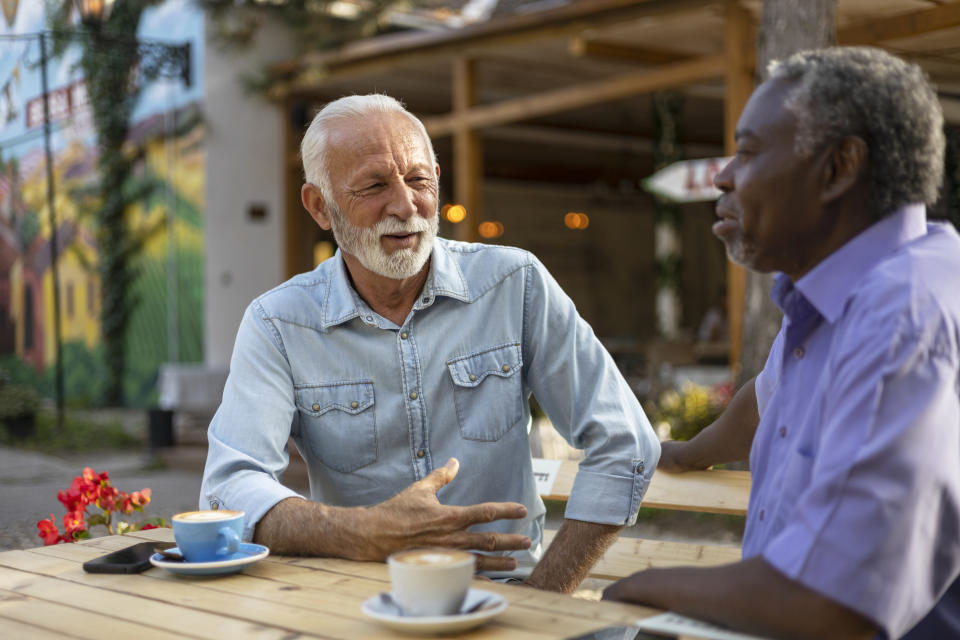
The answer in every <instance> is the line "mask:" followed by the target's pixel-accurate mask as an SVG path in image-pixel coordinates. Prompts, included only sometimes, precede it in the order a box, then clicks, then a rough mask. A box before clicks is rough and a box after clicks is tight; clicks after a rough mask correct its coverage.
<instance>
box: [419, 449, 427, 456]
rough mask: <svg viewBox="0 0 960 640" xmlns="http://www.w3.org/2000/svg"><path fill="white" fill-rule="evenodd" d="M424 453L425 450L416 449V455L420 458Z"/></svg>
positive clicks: (425, 453)
mask: <svg viewBox="0 0 960 640" xmlns="http://www.w3.org/2000/svg"><path fill="white" fill-rule="evenodd" d="M425 455H427V452H426V451H424V450H423V449H417V457H418V458H422V457H423V456H425Z"/></svg>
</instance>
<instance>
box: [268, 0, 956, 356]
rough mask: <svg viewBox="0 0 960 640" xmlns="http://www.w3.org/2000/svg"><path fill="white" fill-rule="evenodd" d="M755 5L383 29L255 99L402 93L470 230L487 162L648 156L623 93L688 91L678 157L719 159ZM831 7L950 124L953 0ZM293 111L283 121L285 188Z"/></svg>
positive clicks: (735, 292)
mask: <svg viewBox="0 0 960 640" xmlns="http://www.w3.org/2000/svg"><path fill="white" fill-rule="evenodd" d="M760 4H761V3H760V0H589V1H580V2H574V3H572V4H567V5H565V6H562V7H559V8H556V9H552V10H546V11H542V12H538V13H535V14H528V15H515V16H511V17H508V18H502V19H497V20H491V21H488V22H484V23H479V24H473V25H470V26H467V27H464V28H461V29H457V30H447V31H440V32H426V33H424V32H415V33H403V34H399V35H391V36H383V37H378V38H373V39H369V40H365V41H359V42H355V43H351V44H349V45H347V46H345V47H343V48H342V49H339V50H336V51H333V52H329V53H322V54H313V55H308V56H305V57H302V58H299V59H296V60H291V61H288V62H285V63H283V64H279V65H277V66H276V67H275V68H274V72H275V76H276V78H277V80H276V81H275V83H274V84H273V86H272V88H271V89H270V92H269V95H270V96H271V98H273V99H274V100H276V101H278V102H281V103H283V104H285V105H286V107H287V109H288V112H291V113H301V114H302V113H303V112H304V110H305V107H307V106H316V105H319V104H321V103H323V102H325V101H328V100H330V99H333V98H336V97H338V96H340V95H344V94H349V93H366V92H370V91H382V92H385V93H388V94H390V95H394V96H396V97H400V98H401V99H403V100H404V101H405V102H406V103H407V105H408V107H410V108H411V110H412V111H414V112H416V113H418V115H420V116H421V117H422V118H423V120H424V123H425V124H426V127H427V130H428V131H429V132H430V134H431V136H432V137H433V139H434V141H435V144H437V145H438V147H442V148H443V149H448V146H447V145H449V157H451V158H452V167H448V166H444V169H445V170H447V169H451V168H452V174H453V181H452V185H451V186H452V193H453V196H454V199H455V201H456V202H458V203H460V204H463V205H464V206H465V207H466V210H467V219H466V220H465V221H463V222H462V223H460V224H458V225H456V226H455V228H454V230H453V231H454V234H455V235H456V236H457V237H458V238H460V239H464V240H473V239H475V238H476V229H477V222H478V221H479V220H482V219H483V209H482V207H483V198H482V193H483V188H484V187H483V185H484V176H485V175H490V174H491V172H493V173H494V174H498V175H507V176H514V177H520V178H523V177H526V176H528V175H535V176H536V179H549V175H553V176H558V177H559V179H564V180H569V179H572V178H571V176H582V177H583V179H584V181H587V180H590V179H595V175H596V174H598V173H604V172H606V173H605V174H604V175H611V176H614V177H615V176H617V175H619V174H618V173H617V172H618V171H622V169H615V168H612V165H611V163H612V162H613V160H612V159H611V158H610V156H611V155H615V156H616V155H622V154H632V155H631V156H630V157H631V158H635V159H636V160H635V161H634V160H631V162H635V164H637V165H638V166H643V167H649V155H650V151H651V149H652V141H651V139H650V138H651V136H650V132H649V127H647V128H646V129H645V128H644V126H643V125H641V124H638V122H646V121H648V120H649V113H647V114H641V115H638V116H637V117H636V119H631V117H630V114H631V113H640V112H642V111H643V110H644V109H645V108H646V107H644V106H643V104H642V103H638V102H636V101H635V98H636V97H637V96H644V95H648V94H652V93H655V92H660V91H666V90H673V91H678V92H681V93H682V94H683V95H685V96H687V98H688V103H687V106H686V107H685V110H684V114H683V118H684V123H685V127H684V128H685V131H686V138H685V140H684V144H685V147H686V149H687V153H688V156H690V157H697V156H698V155H711V154H713V155H715V154H718V153H725V154H730V153H731V152H732V151H733V149H734V142H733V131H734V128H735V124H736V121H737V118H738V117H739V114H740V111H741V109H742V108H743V106H744V104H745V103H746V101H747V98H748V97H749V95H750V93H751V91H752V89H753V86H754V51H755V49H756V45H755V40H756V25H757V23H758V18H759V12H760ZM837 18H838V19H837V22H838V25H837V28H838V31H837V36H838V37H837V41H838V42H839V43H841V44H870V45H877V46H884V47H888V48H890V49H892V50H894V51H895V52H896V53H898V54H900V55H902V56H904V57H907V58H910V59H913V60H914V61H917V62H919V63H920V64H921V65H922V66H924V68H925V69H926V70H927V71H928V73H929V74H930V75H931V77H932V78H933V80H934V81H935V82H936V83H937V85H938V87H939V88H940V90H941V92H942V94H941V95H942V97H943V101H944V106H945V111H946V113H947V115H948V120H952V121H953V122H960V48H958V47H957V45H956V43H957V42H960V1H946V0H944V1H937V0H838V9H837ZM302 121H303V119H302V118H301V119H300V121H299V122H294V123H292V124H291V127H290V139H289V144H288V148H289V149H290V153H289V162H290V168H291V170H290V172H289V173H290V185H289V186H290V189H289V190H288V192H289V193H298V192H299V180H300V177H299V159H298V158H297V155H296V145H297V142H298V141H299V137H300V134H301V129H300V126H301V125H302ZM518 141H519V142H522V143H524V144H526V145H528V147H529V149H530V150H529V152H527V153H524V154H520V155H522V156H523V157H519V158H518V157H514V156H515V155H516V154H514V153H511V149H512V148H515V147H513V146H512V145H515V144H518ZM508 143H511V144H508ZM485 155H486V159H485V157H484V156H485ZM644 156H646V157H647V159H646V160H644V159H643V157H644ZM622 164H623V162H622V160H621V161H620V165H622ZM538 166H540V167H543V171H542V173H540V174H538V173H537V167H538ZM618 166H619V165H618ZM498 172H499V173H498ZM547 174H549V175H547ZM288 211H289V212H290V213H291V214H292V215H288V220H289V222H288V225H287V229H288V231H287V238H288V243H287V244H288V252H287V253H288V256H287V260H288V271H290V272H291V273H293V272H296V271H299V270H302V267H303V265H304V264H305V258H307V256H305V254H304V252H305V251H307V250H308V249H306V248H304V247H302V246H301V245H300V244H298V240H299V239H300V238H302V237H303V236H304V235H305V234H306V233H307V230H306V226H307V225H308V224H309V220H308V219H307V217H306V216H303V215H299V214H295V215H294V214H293V212H298V211H299V202H296V201H295V200H293V201H292V202H291V205H290V207H288ZM726 283H727V291H728V295H727V303H728V318H729V329H730V335H731V336H736V337H739V336H740V327H741V321H742V317H741V316H742V309H743V304H742V302H743V295H744V273H743V272H742V270H741V269H740V268H738V267H736V266H734V265H732V264H728V266H727V277H726ZM739 351H740V343H739V340H738V339H733V340H731V362H737V361H738V359H739Z"/></svg>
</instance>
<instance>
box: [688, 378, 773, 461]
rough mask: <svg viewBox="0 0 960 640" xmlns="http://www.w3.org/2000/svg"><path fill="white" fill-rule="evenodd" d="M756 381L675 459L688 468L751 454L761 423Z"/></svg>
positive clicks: (739, 391) (741, 457) (739, 392)
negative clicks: (754, 437) (754, 438)
mask: <svg viewBox="0 0 960 640" xmlns="http://www.w3.org/2000/svg"><path fill="white" fill-rule="evenodd" d="M755 381H756V378H752V379H750V380H749V381H748V382H746V383H745V384H744V385H743V386H742V387H740V389H739V390H738V391H737V393H736V394H735V395H734V396H733V399H732V400H730V404H729V405H728V406H727V408H726V410H724V412H723V413H722V414H721V415H720V417H719V418H717V419H716V420H715V421H714V422H713V424H711V425H710V426H709V427H707V428H706V429H704V430H703V431H701V432H700V433H698V434H697V435H696V436H695V437H694V438H693V439H692V440H690V441H689V442H687V443H685V444H684V445H683V447H682V448H681V449H679V450H678V452H677V455H676V459H675V462H677V463H678V464H679V465H680V466H681V467H683V468H686V469H706V468H707V467H709V466H712V465H714V464H720V463H723V462H736V461H738V460H746V459H747V458H749V457H750V447H751V446H752V444H753V436H754V435H755V434H756V432H757V425H758V424H759V422H760V414H759V412H758V411H757V394H756V388H755V386H754V383H755Z"/></svg>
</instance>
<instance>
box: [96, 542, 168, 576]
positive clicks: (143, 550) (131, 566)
mask: <svg viewBox="0 0 960 640" xmlns="http://www.w3.org/2000/svg"><path fill="white" fill-rule="evenodd" d="M156 547H157V543H155V542H140V543H138V544H135V545H132V546H129V547H127V548H126V549H120V550H119V551H112V552H110V553H108V554H106V555H104V556H100V557H99V558H94V559H93V560H88V561H87V562H84V563H83V570H84V571H86V572H87V573H140V572H141V571H144V570H145V569H147V568H149V567H150V556H152V555H153V554H154V553H156V551H157V549H156Z"/></svg>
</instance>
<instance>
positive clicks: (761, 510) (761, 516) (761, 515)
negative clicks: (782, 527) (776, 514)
mask: <svg viewBox="0 0 960 640" xmlns="http://www.w3.org/2000/svg"><path fill="white" fill-rule="evenodd" d="M763 514H764V511H763V509H760V520H761V521H762V520H763Z"/></svg>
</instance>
